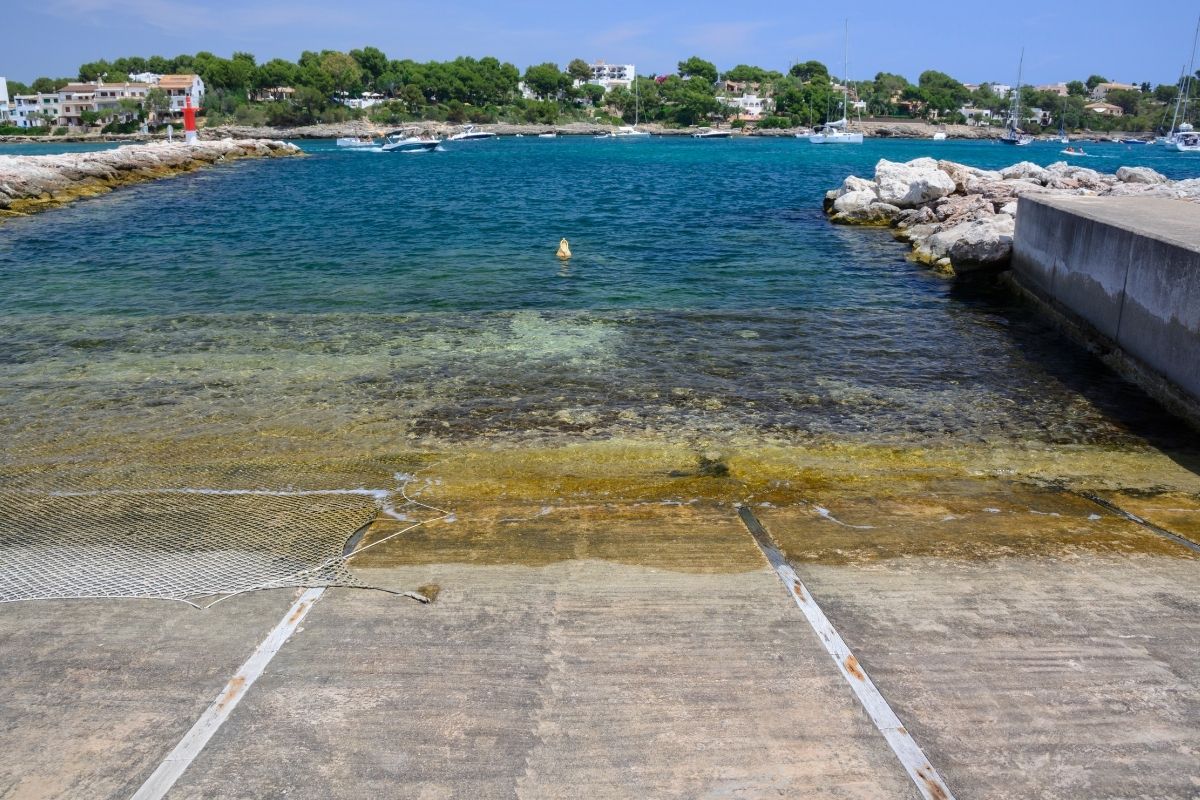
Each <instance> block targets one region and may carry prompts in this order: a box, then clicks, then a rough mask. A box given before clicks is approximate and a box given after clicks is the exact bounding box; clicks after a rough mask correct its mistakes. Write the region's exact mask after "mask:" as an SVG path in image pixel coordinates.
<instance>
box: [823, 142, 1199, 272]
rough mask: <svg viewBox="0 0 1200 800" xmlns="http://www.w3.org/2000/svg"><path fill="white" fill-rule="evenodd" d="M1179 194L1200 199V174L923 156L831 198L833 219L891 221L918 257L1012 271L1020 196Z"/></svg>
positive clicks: (939, 264) (942, 265) (947, 265)
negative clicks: (987, 163)
mask: <svg viewBox="0 0 1200 800" xmlns="http://www.w3.org/2000/svg"><path fill="white" fill-rule="evenodd" d="M1029 192H1038V193H1046V194H1064V195H1096V196H1118V195H1120V196H1146V197H1174V198H1181V199H1185V200H1192V201H1195V202H1200V178H1195V179H1189V180H1182V181H1171V180H1168V179H1167V178H1166V177H1165V176H1163V175H1161V174H1159V173H1157V172H1155V171H1154V170H1152V169H1149V168H1147V167H1121V168H1120V169H1119V170H1117V173H1116V174H1115V175H1109V174H1105V173H1101V172H1097V171H1096V170H1094V169H1088V168H1087V167H1080V166H1077V165H1075V164H1068V163H1067V162H1065V161H1059V162H1057V163H1054V164H1051V165H1050V166H1048V167H1041V166H1038V165H1037V164H1034V163H1032V162H1029V161H1022V162H1021V163H1019V164H1013V165H1012V166H1010V167H1006V168H1005V169H1003V170H999V171H997V170H985V169H978V168H976V167H971V166H967V165H966V164H958V163H956V162H953V161H934V160H933V159H932V158H918V159H914V160H913V161H909V162H906V163H897V162H894V161H887V160H886V159H884V160H881V161H879V163H878V164H876V165H875V180H873V181H872V180H867V179H865V178H860V177H857V176H854V175H851V176H849V177H847V178H846V179H845V180H844V181H842V185H841V186H840V187H838V188H837V189H834V190H832V191H830V192H828V193H827V194H826V196H825V210H826V212H827V213H828V214H829V215H830V220H831V221H832V222H839V223H845V224H852V225H890V226H891V227H892V228H893V229H894V231H895V235H896V238H898V239H900V240H902V241H906V242H909V243H910V244H911V245H912V247H913V257H914V259H916V260H917V261H920V262H923V263H925V264H928V265H929V266H931V267H932V268H933V269H935V270H937V271H939V272H945V273H948V274H955V273H969V272H979V271H999V270H1003V269H1007V267H1008V263H1009V260H1010V258H1011V256H1012V242H1013V234H1014V231H1015V224H1016V214H1017V207H1018V206H1017V199H1018V198H1019V197H1020V196H1021V195H1023V194H1026V193H1029Z"/></svg>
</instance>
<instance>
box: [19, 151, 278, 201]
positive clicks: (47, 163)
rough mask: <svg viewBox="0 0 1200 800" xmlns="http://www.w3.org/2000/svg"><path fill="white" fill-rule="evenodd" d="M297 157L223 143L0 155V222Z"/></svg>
mask: <svg viewBox="0 0 1200 800" xmlns="http://www.w3.org/2000/svg"><path fill="white" fill-rule="evenodd" d="M294 155H301V150H300V148H299V147H297V146H296V145H294V144H289V143H287V142H281V141H263V140H259V139H254V140H248V139H240V140H235V139H222V140H218V141H203V142H199V143H197V144H195V145H188V144H184V143H183V142H174V143H170V144H168V143H166V142H155V143H152V144H139V145H127V146H125V147H118V148H116V149H113V150H100V151H96V152H90V153H58V154H55V155H41V156H0V220H2V219H4V218H5V217H11V216H23V215H25V214H29V213H33V212H36V211H42V210H45V209H48V208H54V207H56V206H60V205H63V204H65V203H69V202H71V201H73V200H77V199H79V198H81V197H92V196H95V195H98V194H104V193H106V192H110V191H112V190H113V189H116V188H117V187H119V186H126V185H129V184H133V183H141V182H143V181H151V180H156V179H159V178H169V177H171V176H173V175H178V174H180V173H182V172H191V171H192V170H195V169H200V168H201V167H206V166H209V165H211V164H216V163H218V162H223V161H232V160H234V159H240V158H272V157H278V156H294Z"/></svg>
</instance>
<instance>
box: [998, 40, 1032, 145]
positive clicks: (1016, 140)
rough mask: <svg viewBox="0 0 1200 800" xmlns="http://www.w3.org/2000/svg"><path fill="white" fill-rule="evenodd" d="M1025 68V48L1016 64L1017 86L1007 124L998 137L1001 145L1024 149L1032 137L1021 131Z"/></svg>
mask: <svg viewBox="0 0 1200 800" xmlns="http://www.w3.org/2000/svg"><path fill="white" fill-rule="evenodd" d="M1024 68H1025V48H1021V60H1020V61H1018V62H1017V85H1016V86H1014V87H1013V90H1012V96H1013V99H1012V105H1011V107H1010V108H1009V112H1008V124H1007V125H1005V127H1004V135H1003V136H1001V137H1000V141H1001V143H1003V144H1011V145H1016V146H1017V147H1024V146H1025V145H1027V144H1032V143H1033V137H1032V136H1030V135H1029V134H1028V133H1025V131H1023V130H1021V125H1020V120H1021V73H1022V71H1023V70H1024Z"/></svg>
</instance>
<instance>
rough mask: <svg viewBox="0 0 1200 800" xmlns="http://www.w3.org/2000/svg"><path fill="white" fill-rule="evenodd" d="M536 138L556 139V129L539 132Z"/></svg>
mask: <svg viewBox="0 0 1200 800" xmlns="http://www.w3.org/2000/svg"><path fill="white" fill-rule="evenodd" d="M538 138H539V139H557V138H558V131H550V132H549V133H539V134H538Z"/></svg>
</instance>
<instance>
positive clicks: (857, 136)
mask: <svg viewBox="0 0 1200 800" xmlns="http://www.w3.org/2000/svg"><path fill="white" fill-rule="evenodd" d="M842 47H843V50H844V58H843V62H842V66H843V70H842V72H843V75H842V118H841V119H839V120H837V121H836V122H826V123H825V125H824V126H823V127H821V129H820V130H818V131H817V132H816V133H814V134H812V135H811V136H809V137H808V141H810V142H812V143H813V144H862V143H863V135H862V134H861V133H857V132H855V131H851V130H850V120H849V119H847V117H848V116H849V114H850V20H846V33H845V36H844V38H843V45H842Z"/></svg>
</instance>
